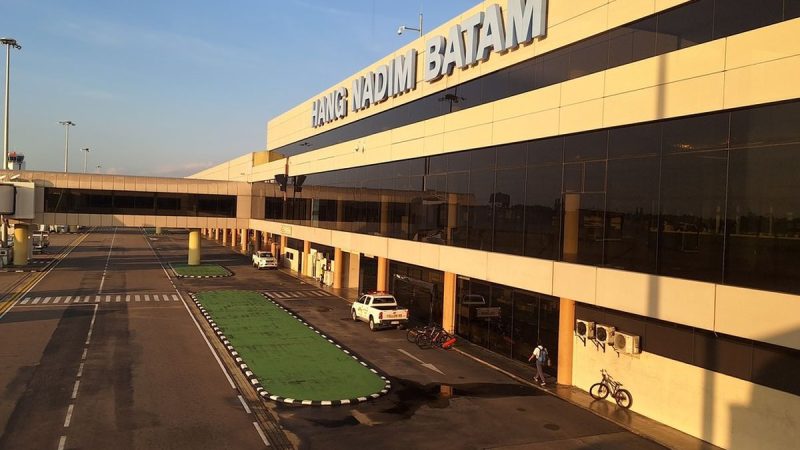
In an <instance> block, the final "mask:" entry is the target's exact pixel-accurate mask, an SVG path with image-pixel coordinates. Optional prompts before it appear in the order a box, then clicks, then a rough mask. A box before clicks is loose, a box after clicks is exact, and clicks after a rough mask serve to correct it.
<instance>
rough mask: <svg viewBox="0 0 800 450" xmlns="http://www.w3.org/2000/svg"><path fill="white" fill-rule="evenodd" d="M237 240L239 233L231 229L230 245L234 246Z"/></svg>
mask: <svg viewBox="0 0 800 450" xmlns="http://www.w3.org/2000/svg"><path fill="white" fill-rule="evenodd" d="M238 240H239V235H238V232H237V230H236V229H233V230H231V247H233V248H236V243H237V241H238Z"/></svg>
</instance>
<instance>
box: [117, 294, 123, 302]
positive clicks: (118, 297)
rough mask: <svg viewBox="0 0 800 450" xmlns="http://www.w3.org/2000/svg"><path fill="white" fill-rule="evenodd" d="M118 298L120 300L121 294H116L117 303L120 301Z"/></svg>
mask: <svg viewBox="0 0 800 450" xmlns="http://www.w3.org/2000/svg"><path fill="white" fill-rule="evenodd" d="M120 300H122V296H121V295H118V296H117V303H119V302H120Z"/></svg>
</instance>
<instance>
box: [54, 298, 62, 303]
mask: <svg viewBox="0 0 800 450" xmlns="http://www.w3.org/2000/svg"><path fill="white" fill-rule="evenodd" d="M60 301H61V297H56V298H54V299H53V304H54V305H55V304H56V303H58V302H60Z"/></svg>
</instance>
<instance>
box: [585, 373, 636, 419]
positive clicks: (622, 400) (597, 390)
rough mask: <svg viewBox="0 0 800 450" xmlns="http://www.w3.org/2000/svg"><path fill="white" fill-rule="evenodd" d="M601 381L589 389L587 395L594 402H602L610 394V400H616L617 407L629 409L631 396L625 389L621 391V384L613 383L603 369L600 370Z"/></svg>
mask: <svg viewBox="0 0 800 450" xmlns="http://www.w3.org/2000/svg"><path fill="white" fill-rule="evenodd" d="M600 374H601V375H602V376H603V379H602V380H600V382H599V383H595V384H593V385H592V387H590V388H589V395H591V396H592V397H594V398H595V399H596V400H603V399H605V398H606V397H608V395H609V394H611V398H613V399H614V400H616V402H617V405H619V406H621V407H623V408H625V409H629V408H630V407H631V405H632V404H633V396H632V395H631V393H630V391H628V390H627V389H622V383H620V382H619V381H615V380H614V379H613V378H611V375H609V374H608V372H606V370H605V369H600Z"/></svg>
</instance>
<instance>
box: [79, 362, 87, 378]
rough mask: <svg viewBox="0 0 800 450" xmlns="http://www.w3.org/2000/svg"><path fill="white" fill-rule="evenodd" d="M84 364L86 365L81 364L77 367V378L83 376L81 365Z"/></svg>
mask: <svg viewBox="0 0 800 450" xmlns="http://www.w3.org/2000/svg"><path fill="white" fill-rule="evenodd" d="M84 364H86V363H84V362H81V365H80V366H79V367H78V378H80V377H81V376H82V375H83V365H84Z"/></svg>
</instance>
